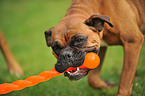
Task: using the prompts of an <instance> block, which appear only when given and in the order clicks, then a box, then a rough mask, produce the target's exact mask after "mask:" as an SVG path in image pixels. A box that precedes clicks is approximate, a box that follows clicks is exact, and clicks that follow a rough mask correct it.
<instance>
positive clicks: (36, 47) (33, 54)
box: [0, 0, 145, 96]
mask: <svg viewBox="0 0 145 96" xmlns="http://www.w3.org/2000/svg"><path fill="white" fill-rule="evenodd" d="M70 4H71V0H0V30H1V31H2V32H3V34H4V35H5V37H6V39H7V42H8V44H9V46H10V49H11V51H12V53H13V55H14V56H15V58H16V60H17V61H18V62H19V64H20V66H21V67H22V69H23V70H24V75H23V76H21V77H16V76H15V75H11V74H9V72H8V69H7V66H6V62H5V60H4V57H3V55H2V53H1V52H0V83H4V82H13V81H15V80H19V79H25V78H27V77H28V76H32V75H37V74H39V73H40V72H42V71H45V70H50V69H51V68H53V67H54V64H55V63H56V59H55V58H54V56H53V55H52V51H51V49H50V48H48V47H47V46H46V42H45V38H44V31H45V30H47V29H49V28H51V27H53V26H56V25H57V23H58V22H59V21H60V20H61V18H63V17H64V15H65V12H66V10H67V8H68V7H69V5H70ZM122 64H123V49H122V47H121V46H112V47H108V51H107V54H106V59H105V62H104V66H103V69H102V73H101V76H102V79H104V80H107V81H111V82H114V83H115V84H116V85H115V86H114V87H112V88H109V89H102V90H95V89H93V88H91V87H90V86H89V85H88V83H87V76H86V77H85V78H83V79H82V80H79V81H76V82H72V81H69V80H68V78H66V77H64V76H63V75H61V76H59V77H56V78H53V79H51V80H49V81H46V82H43V83H40V84H38V85H36V86H33V87H29V88H25V89H23V90H20V91H16V92H11V93H9V94H6V95H2V96H115V94H116V93H117V90H118V84H119V79H120V74H121V70H122ZM132 96H145V43H144V44H143V48H142V51H141V56H140V60H139V64H138V68H137V72H136V76H135V82H134V83H133V91H132Z"/></svg>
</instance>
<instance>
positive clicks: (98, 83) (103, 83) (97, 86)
mask: <svg viewBox="0 0 145 96" xmlns="http://www.w3.org/2000/svg"><path fill="white" fill-rule="evenodd" d="M88 83H89V85H90V86H91V87H93V88H95V89H102V88H110V87H112V86H115V84H114V83H113V82H108V81H103V80H101V79H99V80H95V81H93V80H89V81H88Z"/></svg>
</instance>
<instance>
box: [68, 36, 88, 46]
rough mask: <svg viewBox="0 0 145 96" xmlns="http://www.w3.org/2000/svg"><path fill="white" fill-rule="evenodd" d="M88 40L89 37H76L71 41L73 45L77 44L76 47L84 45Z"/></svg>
mask: <svg viewBox="0 0 145 96" xmlns="http://www.w3.org/2000/svg"><path fill="white" fill-rule="evenodd" d="M86 41H87V37H75V38H72V41H71V44H70V45H71V46H76V47H84V46H85V44H86Z"/></svg>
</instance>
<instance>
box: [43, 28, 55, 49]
mask: <svg viewBox="0 0 145 96" xmlns="http://www.w3.org/2000/svg"><path fill="white" fill-rule="evenodd" d="M53 28H54V27H52V28H50V29H48V30H46V31H45V32H44V34H45V39H46V44H47V46H48V47H50V46H51V35H52V29H53Z"/></svg>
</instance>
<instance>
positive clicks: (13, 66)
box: [8, 63, 23, 77]
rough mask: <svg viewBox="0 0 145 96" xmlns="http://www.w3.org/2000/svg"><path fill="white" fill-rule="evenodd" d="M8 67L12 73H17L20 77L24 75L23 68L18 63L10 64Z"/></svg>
mask: <svg viewBox="0 0 145 96" xmlns="http://www.w3.org/2000/svg"><path fill="white" fill-rule="evenodd" d="M8 68H9V71H10V73H11V74H15V75H16V76H17V77H20V76H21V75H23V70H22V69H21V67H20V66H19V65H18V64H17V63H15V64H9V65H8Z"/></svg>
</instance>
